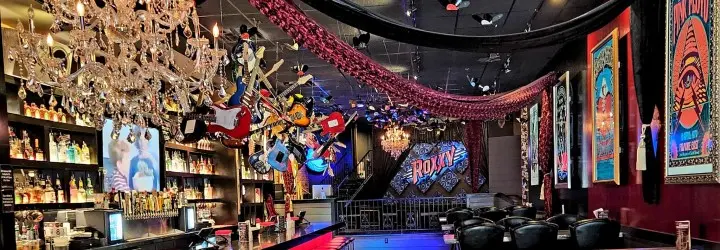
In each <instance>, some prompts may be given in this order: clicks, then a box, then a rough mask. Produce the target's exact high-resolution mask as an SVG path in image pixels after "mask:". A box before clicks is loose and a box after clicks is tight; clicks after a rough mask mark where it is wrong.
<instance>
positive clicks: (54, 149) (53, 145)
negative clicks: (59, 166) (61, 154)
mask: <svg viewBox="0 0 720 250" xmlns="http://www.w3.org/2000/svg"><path fill="white" fill-rule="evenodd" d="M49 144H50V149H49V151H50V152H49V153H50V161H51V162H57V161H58V144H57V142H55V134H54V133H52V132H51V133H50V143H49Z"/></svg>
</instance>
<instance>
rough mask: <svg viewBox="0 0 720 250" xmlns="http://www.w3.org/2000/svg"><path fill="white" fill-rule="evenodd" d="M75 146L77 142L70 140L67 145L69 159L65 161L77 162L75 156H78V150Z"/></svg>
mask: <svg viewBox="0 0 720 250" xmlns="http://www.w3.org/2000/svg"><path fill="white" fill-rule="evenodd" d="M75 146H76V144H75V142H69V141H68V145H67V160H66V161H65V162H67V163H75V161H76V158H75V157H76V156H77V151H76V147H75Z"/></svg>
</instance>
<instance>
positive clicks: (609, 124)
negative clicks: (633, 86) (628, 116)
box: [590, 28, 620, 184]
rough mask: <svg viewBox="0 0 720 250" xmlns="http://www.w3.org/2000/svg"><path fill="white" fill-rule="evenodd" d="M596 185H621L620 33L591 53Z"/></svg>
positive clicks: (613, 34) (613, 35)
mask: <svg viewBox="0 0 720 250" xmlns="http://www.w3.org/2000/svg"><path fill="white" fill-rule="evenodd" d="M590 53H591V59H592V60H591V62H590V66H591V67H592V68H591V70H592V78H591V81H592V84H591V87H592V90H591V93H592V98H591V101H592V104H591V105H592V117H593V136H592V139H593V143H592V148H593V154H592V158H593V164H592V167H593V182H614V183H615V184H620V150H619V148H620V138H619V134H618V133H619V131H620V122H619V121H618V118H619V116H618V114H620V112H619V111H620V109H619V95H618V88H619V78H618V77H619V74H618V73H619V71H618V30H617V28H616V29H615V30H613V31H612V32H611V33H610V34H609V35H608V36H607V37H606V38H605V39H603V40H602V41H600V42H599V43H598V44H597V45H596V46H595V47H594V48H593V49H592V50H591V51H590Z"/></svg>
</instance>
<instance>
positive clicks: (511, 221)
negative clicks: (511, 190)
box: [496, 216, 532, 232]
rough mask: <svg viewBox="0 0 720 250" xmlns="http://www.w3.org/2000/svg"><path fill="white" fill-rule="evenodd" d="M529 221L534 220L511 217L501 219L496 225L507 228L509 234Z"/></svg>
mask: <svg viewBox="0 0 720 250" xmlns="http://www.w3.org/2000/svg"><path fill="white" fill-rule="evenodd" d="M529 221H532V219H530V218H526V217H520V216H510V217H506V218H502V219H500V220H499V221H497V223H496V224H498V225H501V226H503V227H505V228H506V229H507V231H508V232H509V231H510V230H512V229H513V228H516V227H519V226H521V225H523V224H525V223H527V222H529Z"/></svg>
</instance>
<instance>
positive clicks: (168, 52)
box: [10, 0, 227, 133]
mask: <svg viewBox="0 0 720 250" xmlns="http://www.w3.org/2000/svg"><path fill="white" fill-rule="evenodd" d="M43 9H45V10H46V11H47V12H49V13H50V14H51V15H53V17H54V21H53V24H52V26H51V27H50V33H48V34H44V35H43V34H38V33H36V32H35V25H34V22H33V18H34V16H35V10H34V9H33V8H32V6H31V7H30V8H29V9H28V18H29V26H30V27H29V29H28V30H25V28H24V27H23V25H22V23H20V22H18V25H17V30H18V38H19V39H18V41H19V44H17V45H15V46H11V48H10V58H11V59H13V60H16V61H17V62H18V63H19V64H20V65H22V66H23V68H24V72H23V73H24V74H25V75H26V76H27V81H26V82H25V83H23V84H22V85H21V87H20V88H21V90H20V91H19V93H24V91H25V88H27V90H29V91H31V92H34V93H37V94H40V95H42V93H43V90H42V85H46V86H49V87H51V88H52V89H55V90H56V92H61V93H62V94H63V95H64V97H63V102H62V103H61V104H62V105H63V106H64V108H65V109H67V110H71V109H72V110H75V111H77V112H79V113H87V114H88V115H89V116H90V117H92V118H93V121H95V125H96V128H97V129H98V130H100V129H102V127H103V124H104V117H105V115H107V116H109V117H111V118H112V119H113V120H114V122H115V124H118V123H121V124H123V125H127V124H129V122H130V121H131V119H129V118H128V117H133V116H139V117H140V118H139V119H141V120H148V121H150V122H151V123H152V124H155V125H157V126H167V127H173V128H179V127H180V126H179V124H176V123H179V119H169V118H168V116H167V113H166V110H165V108H164V107H165V106H164V105H163V103H164V102H165V101H175V102H178V103H179V104H180V107H181V108H182V112H187V111H190V110H191V106H190V104H189V103H188V102H184V101H179V100H181V99H187V98H188V96H190V94H191V93H199V94H200V95H199V96H212V95H213V94H214V93H215V92H216V91H217V90H218V87H216V86H214V84H213V78H214V77H215V76H217V75H218V73H219V72H221V71H222V70H223V68H224V66H225V64H226V63H227V62H225V61H224V60H223V58H226V54H227V53H226V51H225V50H224V49H220V48H219V47H218V45H217V43H214V44H210V41H209V40H208V39H207V38H204V37H202V36H201V35H200V22H199V18H198V15H197V10H196V7H195V2H194V1H192V0H162V1H159V0H92V1H89V0H77V1H68V0H46V1H44V4H43ZM61 27H64V28H65V30H64V31H67V32H68V33H69V36H68V37H69V39H70V41H68V44H67V45H68V47H69V49H70V51H67V54H68V56H69V57H71V58H72V64H73V65H77V67H73V68H77V70H74V71H72V72H70V70H69V68H71V67H68V65H66V64H67V61H66V60H65V59H62V58H56V57H54V56H53V45H54V43H55V40H54V38H56V37H57V34H56V33H58V32H61V31H62V30H61ZM180 31H181V32H180ZM178 33H182V35H184V36H185V38H186V41H187V46H185V49H184V51H182V52H179V53H184V55H185V56H187V57H188V58H189V59H190V60H191V62H190V63H185V64H183V65H179V64H178V63H177V62H176V61H175V58H176V56H175V55H174V53H176V49H177V46H174V45H177V44H178V41H179V38H178ZM213 33H214V34H213V35H216V34H218V32H213ZM173 37H174V39H175V41H173ZM213 40H214V41H216V40H217V35H216V36H215V37H213ZM173 42H174V43H173ZM20 97H21V98H24V94H23V95H21V96H20ZM65 98H67V100H68V101H67V102H65V101H64V100H65ZM199 101H200V102H203V103H204V104H208V103H207V102H206V101H205V100H199ZM142 124H146V123H144V122H143V123H142ZM175 133H177V132H175Z"/></svg>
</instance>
